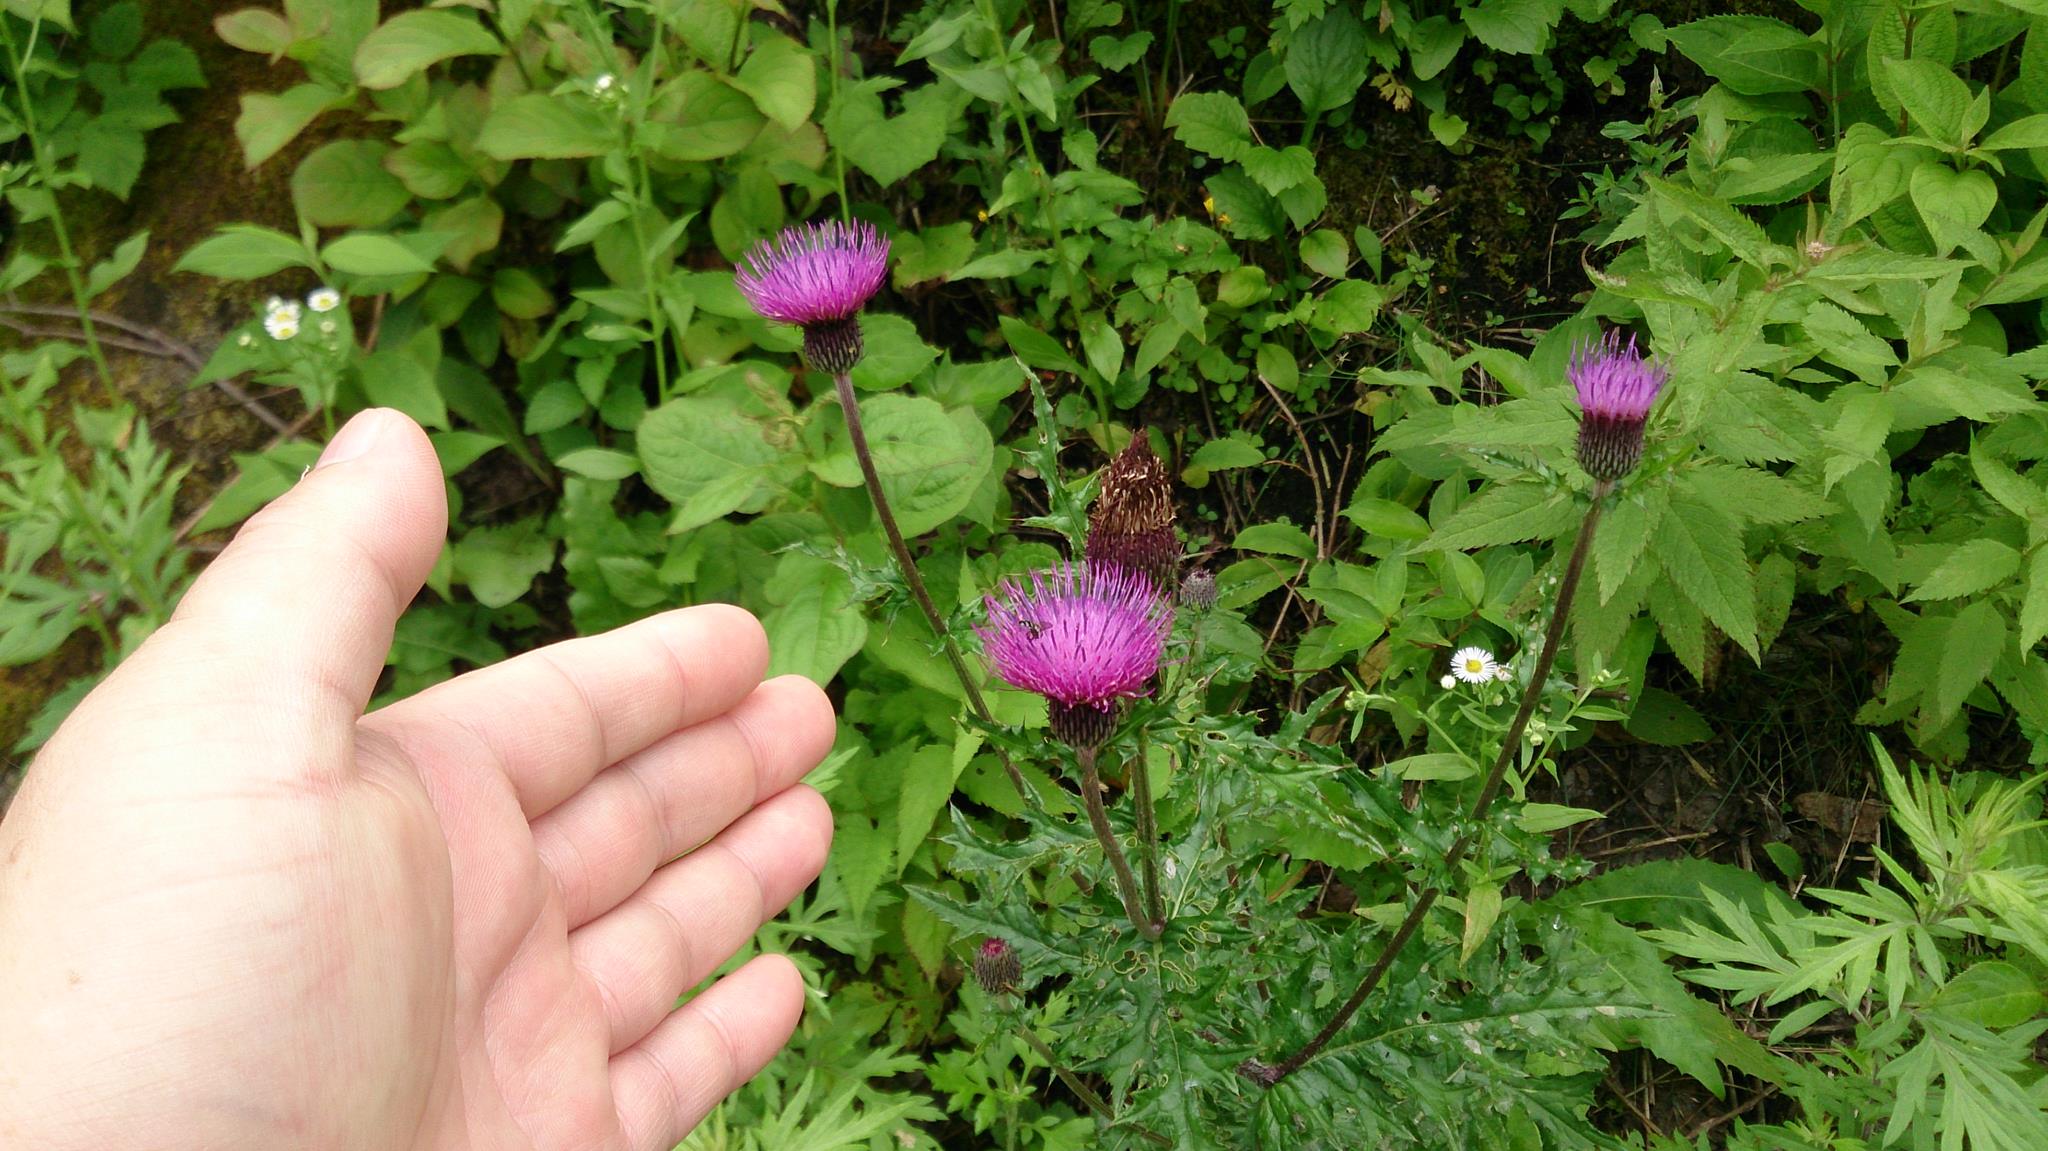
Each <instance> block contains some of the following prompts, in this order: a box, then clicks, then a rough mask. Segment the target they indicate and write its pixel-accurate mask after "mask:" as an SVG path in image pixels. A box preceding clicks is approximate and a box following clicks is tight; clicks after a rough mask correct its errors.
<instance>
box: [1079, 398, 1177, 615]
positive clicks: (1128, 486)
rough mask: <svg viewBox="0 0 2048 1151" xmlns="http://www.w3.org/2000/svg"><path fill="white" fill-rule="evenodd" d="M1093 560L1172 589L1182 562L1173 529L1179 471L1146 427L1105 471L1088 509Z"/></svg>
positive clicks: (1164, 590) (1164, 592) (1162, 591)
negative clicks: (1170, 470)
mask: <svg viewBox="0 0 2048 1151" xmlns="http://www.w3.org/2000/svg"><path fill="white" fill-rule="evenodd" d="M1087 553H1088V562H1089V563H1091V564H1114V565H1116V566H1118V567H1124V568H1129V569H1130V570H1131V571H1134V572H1137V573H1138V574H1139V575H1142V576H1144V577H1145V578H1146V579H1149V580H1151V581H1152V586H1153V587H1154V588H1157V589H1158V591H1159V594H1161V595H1170V594H1172V588H1173V587H1174V578H1173V575H1174V570H1175V569H1176V568H1177V567H1179V566H1180V540H1179V539H1177V538H1175V536H1174V533H1173V477H1171V476H1169V475H1168V474H1167V472H1166V465H1165V464H1164V463H1162V462H1161V461H1160V459H1159V457H1158V456H1155V455H1153V454H1152V444H1151V441H1150V440H1149V439H1148V438H1147V437H1146V435H1145V432H1144V430H1143V429H1139V431H1138V432H1137V434H1136V435H1133V436H1132V437H1131V442H1130V444H1129V445H1128V446H1126V447H1125V448H1124V450H1123V451H1121V452H1118V453H1117V454H1116V458H1115V459H1112V460H1110V461H1109V471H1108V472H1107V473H1106V474H1104V475H1103V477H1102V494H1101V495H1100V496H1099V497H1097V498H1096V500H1095V507H1094V508H1093V509H1091V510H1090V511H1089V513H1088V545H1087Z"/></svg>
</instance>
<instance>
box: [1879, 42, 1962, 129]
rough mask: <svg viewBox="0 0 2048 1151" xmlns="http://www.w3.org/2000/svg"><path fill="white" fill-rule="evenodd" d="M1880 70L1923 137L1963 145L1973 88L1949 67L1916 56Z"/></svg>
mask: <svg viewBox="0 0 2048 1151" xmlns="http://www.w3.org/2000/svg"><path fill="white" fill-rule="evenodd" d="M1881 66H1882V67H1883V68H1884V70H1885V74H1886V76H1887V77H1888V78H1889V79H1890V80H1891V84H1892V89H1893V91H1895V92H1897V93H1898V96H1899V102H1900V103H1901V104H1903V105H1905V109H1906V114H1907V115H1908V116H1910V117H1912V119H1913V123H1914V124H1915V125H1916V126H1918V127H1919V129H1920V131H1921V132H1922V133H1923V134H1925V135H1928V136H1931V137H1933V138H1934V139H1936V140H1940V141H1941V142H1942V143H1944V144H1951V145H1961V144H1962V143H1963V142H1964V139H1965V133H1964V131H1963V125H1964V119H1963V118H1964V116H1965V115H1966V114H1967V113H1968V112H1969V110H1970V86H1969V85H1968V84H1965V83H1963V81H1962V80H1961V79H1960V78H1959V77H1957V76H1956V74H1955V73H1954V72H1952V71H1950V70H1949V66H1948V65H1947V64H1945V63H1940V62H1937V61H1934V60H1929V59H1926V58H1924V57H1919V56H1915V57H1912V58H1909V59H1904V60H1884V61H1882V62H1881Z"/></svg>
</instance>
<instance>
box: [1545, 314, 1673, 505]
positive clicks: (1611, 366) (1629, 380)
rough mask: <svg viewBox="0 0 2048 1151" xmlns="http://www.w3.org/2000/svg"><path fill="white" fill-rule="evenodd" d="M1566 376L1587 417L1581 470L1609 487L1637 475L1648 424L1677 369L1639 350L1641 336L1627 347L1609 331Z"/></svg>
mask: <svg viewBox="0 0 2048 1151" xmlns="http://www.w3.org/2000/svg"><path fill="white" fill-rule="evenodd" d="M1565 376H1566V378H1567V379H1569V380H1571V383H1572V389H1573V390H1574V391H1576V392H1577V393H1578V398H1579V411H1580V412H1581V413H1582V415H1581V416H1580V418H1579V466H1580V467H1583V468H1585V469H1586V474H1587V475H1589V476H1592V477H1593V478H1594V479H1596V480H1599V481H1601V482H1603V483H1612V482H1614V481H1615V480H1618V479H1620V478H1622V477H1623V476H1626V475H1627V474H1629V473H1630V472H1632V471H1634V470H1635V469H1636V464H1637V463H1639V462H1640V461H1641V460H1642V458H1643V422H1644V421H1645V420H1647V419H1649V416H1650V406H1651V405H1652V404H1654V403H1656V401H1657V393H1658V392H1660V391H1662V390H1663V388H1664V384H1665V382H1666V381H1667V380H1669V379H1670V378H1671V370H1670V369H1669V368H1668V367H1666V366H1665V365H1664V364H1663V363H1662V362H1661V361H1659V360H1657V359H1654V358H1652V357H1648V356H1645V355H1643V354H1642V352H1640V351H1638V350H1637V348H1636V341H1635V337H1633V336H1631V337H1629V341H1628V344H1627V345H1626V346H1624V345H1623V344H1622V342H1621V333H1620V332H1616V331H1609V332H1608V333H1607V334H1606V335H1604V336H1602V337H1601V338H1600V340H1599V342H1598V343H1593V344H1588V345H1586V346H1584V347H1582V348H1580V349H1579V351H1578V353H1577V354H1575V355H1574V356H1573V357H1572V359H1571V363H1570V364H1569V365H1567V366H1566V368H1565Z"/></svg>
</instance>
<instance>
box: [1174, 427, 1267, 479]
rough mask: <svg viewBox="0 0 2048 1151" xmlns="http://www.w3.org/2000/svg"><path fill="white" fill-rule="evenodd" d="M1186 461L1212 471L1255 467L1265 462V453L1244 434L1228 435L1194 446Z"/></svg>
mask: <svg viewBox="0 0 2048 1151" xmlns="http://www.w3.org/2000/svg"><path fill="white" fill-rule="evenodd" d="M1188 462H1189V463H1190V464H1193V465H1194V466H1195V467H1198V468H1203V469H1205V470H1208V471H1212V472H1220V471H1227V470H1229V469H1232V468H1256V467H1259V466H1261V465H1263V464H1264V463H1265V462H1266V453H1265V452H1263V451H1260V450H1259V445H1258V444H1256V443H1254V442H1253V441H1252V440H1251V439H1250V438H1249V437H1247V436H1245V435H1242V434H1239V435H1229V436H1224V437H1222V438H1220V439H1214V440H1210V441H1209V442H1208V443H1205V444H1203V445H1202V446H1201V447H1199V448H1196V449H1195V454H1194V455H1192V456H1189V457H1188Z"/></svg>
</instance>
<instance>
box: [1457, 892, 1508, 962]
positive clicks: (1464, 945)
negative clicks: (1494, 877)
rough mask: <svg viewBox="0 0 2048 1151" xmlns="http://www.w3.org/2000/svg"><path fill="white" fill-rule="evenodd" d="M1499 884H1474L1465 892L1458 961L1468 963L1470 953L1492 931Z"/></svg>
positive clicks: (1498, 899) (1496, 915)
mask: <svg viewBox="0 0 2048 1151" xmlns="http://www.w3.org/2000/svg"><path fill="white" fill-rule="evenodd" d="M1500 903H1501V900H1500V884H1498V883H1492V882H1487V883H1480V884H1475V885H1474V886H1473V888H1472V890H1470V891H1468V892H1466V893H1465V930H1464V934H1463V938H1462V940H1461V941H1460V944H1459V947H1458V963H1459V964H1460V965H1461V966H1462V965H1463V964H1466V963H1469V962H1471V960H1472V953H1473V952H1475V951H1478V950H1479V945H1480V944H1482V943H1485V942H1486V937H1487V936H1488V935H1489V934H1491V933H1492V931H1493V923H1494V921H1495V920H1497V919H1499V918H1500Z"/></svg>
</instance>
